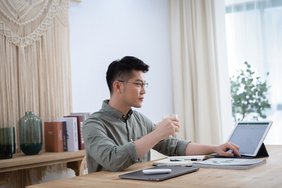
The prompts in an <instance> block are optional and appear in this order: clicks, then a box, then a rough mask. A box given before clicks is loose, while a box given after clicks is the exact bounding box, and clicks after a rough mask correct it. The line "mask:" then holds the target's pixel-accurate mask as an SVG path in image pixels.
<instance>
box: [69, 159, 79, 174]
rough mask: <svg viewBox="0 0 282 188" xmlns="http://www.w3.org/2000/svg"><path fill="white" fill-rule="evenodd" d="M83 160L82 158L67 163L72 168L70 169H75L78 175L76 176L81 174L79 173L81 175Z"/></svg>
mask: <svg viewBox="0 0 282 188" xmlns="http://www.w3.org/2000/svg"><path fill="white" fill-rule="evenodd" d="M81 162H82V160H80V161H73V162H68V163H67V168H70V169H72V170H74V172H75V175H76V176H79V175H81V174H80V168H81Z"/></svg>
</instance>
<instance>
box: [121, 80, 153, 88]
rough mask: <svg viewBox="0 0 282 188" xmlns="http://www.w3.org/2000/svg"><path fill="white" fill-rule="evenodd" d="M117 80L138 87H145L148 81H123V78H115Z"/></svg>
mask: <svg viewBox="0 0 282 188" xmlns="http://www.w3.org/2000/svg"><path fill="white" fill-rule="evenodd" d="M117 81H119V82H122V83H130V84H134V85H136V86H137V87H139V88H147V87H148V85H149V83H148V82H142V81H135V82H129V81H125V80H117Z"/></svg>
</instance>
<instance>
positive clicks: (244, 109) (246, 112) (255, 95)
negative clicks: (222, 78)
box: [230, 62, 271, 122]
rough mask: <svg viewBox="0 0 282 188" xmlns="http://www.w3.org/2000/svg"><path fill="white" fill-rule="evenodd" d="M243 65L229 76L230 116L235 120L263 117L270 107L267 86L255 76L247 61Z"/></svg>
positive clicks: (265, 82) (264, 81)
mask: <svg viewBox="0 0 282 188" xmlns="http://www.w3.org/2000/svg"><path fill="white" fill-rule="evenodd" d="M244 65H245V68H244V69H241V70H239V72H238V74H237V75H234V76H232V77H231V78H230V83H231V100H232V116H233V118H234V120H235V122H236V121H243V120H259V119H265V118H266V114H265V112H266V110H267V109H270V108H271V105H270V104H269V101H268V98H267V94H268V89H269V86H268V84H267V81H266V80H263V79H262V78H261V77H259V76H255V71H253V70H252V67H251V65H250V64H249V63H248V62H245V63H244ZM268 75H269V73H267V76H268Z"/></svg>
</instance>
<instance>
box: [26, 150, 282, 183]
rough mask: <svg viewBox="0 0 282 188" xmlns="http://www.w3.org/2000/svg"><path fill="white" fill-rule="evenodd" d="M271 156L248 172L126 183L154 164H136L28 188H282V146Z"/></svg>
mask: <svg viewBox="0 0 282 188" xmlns="http://www.w3.org/2000/svg"><path fill="white" fill-rule="evenodd" d="M267 150H268V153H269V156H270V157H268V158H267V162H266V164H263V165H261V166H258V167H255V168H251V169H248V170H231V169H211V168H201V169H200V170H199V171H197V172H195V173H191V174H186V175H183V176H179V177H176V178H172V179H168V180H165V181H161V182H150V181H139V180H124V179H119V178H118V176H119V175H120V174H123V173H128V172H130V171H135V170H139V169H143V168H148V167H150V166H151V165H152V162H146V163H141V164H135V165H133V166H131V167H129V168H128V169H126V170H125V171H123V172H105V171H103V172H97V173H91V174H88V175H84V176H78V177H73V178H68V179H61V180H55V181H50V182H47V183H42V184H37V185H32V186H28V188H49V187H60V188H64V187H67V188H77V187H79V188H82V187H91V188H96V187H97V188H98V187H99V188H101V187H105V188H127V187H130V188H141V187H142V188H144V187H150V188H152V187H157V188H158V187H160V188H166V187H167V188H172V187H173V188H184V187H185V188H187V187H193V188H194V187H200V188H206V187H256V188H258V187H281V186H282V178H281V177H282V175H281V172H282V162H281V159H282V146H281V145H276V146H267Z"/></svg>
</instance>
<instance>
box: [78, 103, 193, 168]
mask: <svg viewBox="0 0 282 188" xmlns="http://www.w3.org/2000/svg"><path fill="white" fill-rule="evenodd" d="M108 102H109V101H108V100H105V101H104V102H103V105H102V108H101V110H99V111H98V112H95V113H93V114H92V115H91V116H90V117H89V118H88V119H87V120H86V121H85V122H84V125H83V137H84V144H85V150H86V155H87V167H88V172H89V173H91V172H96V171H100V170H110V171H120V170H123V169H125V168H127V167H129V166H130V165H132V164H134V163H136V162H140V161H149V160H150V152H148V153H147V155H146V156H145V157H144V158H142V159H138V156H137V152H136V148H135V145H134V143H133V141H134V140H137V139H139V138H141V137H143V136H144V135H146V134H148V133H150V132H152V131H153V129H154V127H155V124H154V123H153V122H152V121H150V120H149V119H148V118H147V117H146V116H144V115H143V114H141V113H139V112H137V111H134V110H131V112H130V113H129V114H128V116H127V117H124V115H123V114H122V113H121V112H119V111H117V110H116V109H114V108H112V107H111V106H109V105H108ZM187 144H188V142H187V141H184V140H179V139H176V138H168V139H165V140H162V141H161V142H159V143H158V144H156V145H155V146H154V148H153V149H155V150H156V151H158V152H160V153H162V154H164V155H169V156H171V155H185V150H186V147H187Z"/></svg>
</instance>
